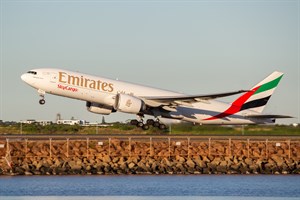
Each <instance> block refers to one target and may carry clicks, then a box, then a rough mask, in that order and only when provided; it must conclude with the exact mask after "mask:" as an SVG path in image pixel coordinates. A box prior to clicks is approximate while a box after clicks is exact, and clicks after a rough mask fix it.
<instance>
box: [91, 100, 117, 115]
mask: <svg viewBox="0 0 300 200" xmlns="http://www.w3.org/2000/svg"><path fill="white" fill-rule="evenodd" d="M86 107H87V110H88V111H90V112H92V113H96V114H102V115H109V114H110V113H112V111H113V108H111V107H108V106H104V105H102V104H99V103H92V102H86Z"/></svg>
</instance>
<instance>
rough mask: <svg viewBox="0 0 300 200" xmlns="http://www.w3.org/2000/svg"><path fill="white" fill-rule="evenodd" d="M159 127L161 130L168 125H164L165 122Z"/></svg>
mask: <svg viewBox="0 0 300 200" xmlns="http://www.w3.org/2000/svg"><path fill="white" fill-rule="evenodd" d="M158 128H159V129H160V130H165V129H167V126H166V125H164V124H160V125H159V127H158Z"/></svg>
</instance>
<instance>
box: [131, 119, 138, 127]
mask: <svg viewBox="0 0 300 200" xmlns="http://www.w3.org/2000/svg"><path fill="white" fill-rule="evenodd" d="M138 123H139V121H138V120H136V119H133V120H131V121H130V124H131V125H134V126H136V125H137V124H138Z"/></svg>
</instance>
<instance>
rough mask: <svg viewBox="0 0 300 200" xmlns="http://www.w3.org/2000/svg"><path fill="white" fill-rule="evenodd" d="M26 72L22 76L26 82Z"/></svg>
mask: <svg viewBox="0 0 300 200" xmlns="http://www.w3.org/2000/svg"><path fill="white" fill-rule="evenodd" d="M26 77H27V76H26V74H23V75H22V76H21V79H22V80H23V81H24V82H26Z"/></svg>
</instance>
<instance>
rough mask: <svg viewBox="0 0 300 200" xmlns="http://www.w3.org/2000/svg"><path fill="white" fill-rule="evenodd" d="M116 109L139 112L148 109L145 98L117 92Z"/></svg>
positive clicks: (125, 111) (133, 112) (131, 112)
mask: <svg viewBox="0 0 300 200" xmlns="http://www.w3.org/2000/svg"><path fill="white" fill-rule="evenodd" d="M114 109H115V110H118V111H120V112H124V113H130V114H138V113H139V112H141V111H143V110H145V109H146V105H145V103H144V102H143V100H141V99H139V98H137V97H134V96H130V95H127V94H117V96H116V102H115V105H114Z"/></svg>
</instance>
